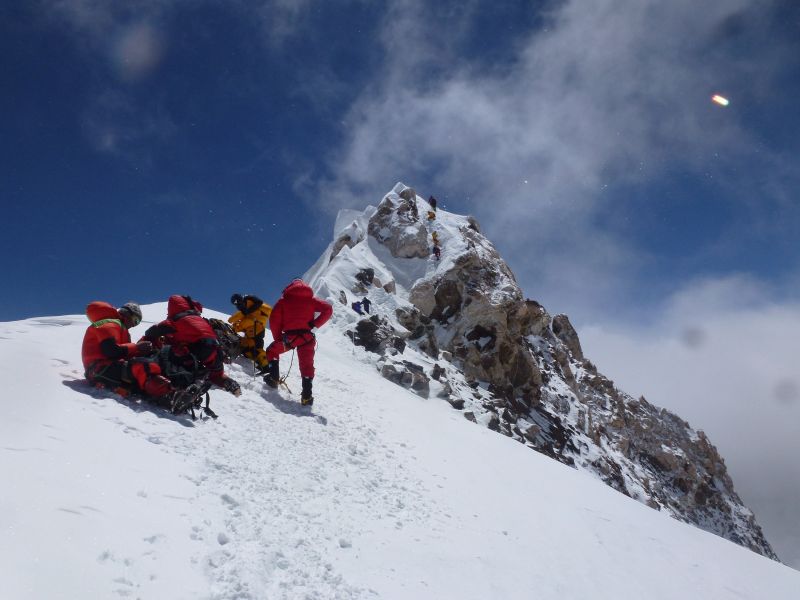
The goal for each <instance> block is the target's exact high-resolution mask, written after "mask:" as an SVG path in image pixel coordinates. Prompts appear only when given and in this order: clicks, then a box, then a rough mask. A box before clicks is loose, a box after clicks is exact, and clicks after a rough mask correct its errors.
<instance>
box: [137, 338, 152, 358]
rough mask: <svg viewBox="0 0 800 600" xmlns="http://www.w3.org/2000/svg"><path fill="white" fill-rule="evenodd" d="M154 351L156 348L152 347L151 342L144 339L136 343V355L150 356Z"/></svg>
mask: <svg viewBox="0 0 800 600" xmlns="http://www.w3.org/2000/svg"><path fill="white" fill-rule="evenodd" d="M155 352H156V349H155V348H153V342H148V341H147V340H144V341H141V342H138V343H137V344H136V356H151V355H153V354H155Z"/></svg>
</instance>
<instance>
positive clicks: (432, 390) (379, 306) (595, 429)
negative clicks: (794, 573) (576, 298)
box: [306, 183, 777, 559]
mask: <svg viewBox="0 0 800 600" xmlns="http://www.w3.org/2000/svg"><path fill="white" fill-rule="evenodd" d="M435 249H437V250H438V252H434V250H435ZM437 253H438V256H437ZM306 280H308V281H310V282H311V284H312V285H313V287H314V289H315V291H316V292H317V294H319V295H321V296H323V297H327V298H328V299H329V300H330V301H331V302H334V303H340V305H339V308H338V309H337V310H336V311H335V316H334V323H335V324H336V326H337V327H339V328H341V330H342V333H343V334H344V335H346V336H347V337H348V338H349V339H350V340H352V342H353V346H354V352H355V350H356V348H357V349H358V350H359V351H360V352H363V353H364V359H365V361H366V362H367V363H369V364H373V365H374V368H376V369H377V370H378V371H379V372H380V373H381V374H382V375H383V376H384V377H386V378H387V379H389V380H391V381H393V382H395V383H397V384H398V385H402V386H405V387H407V388H409V389H411V390H413V391H414V392H415V393H417V394H419V395H421V396H424V397H429V398H431V399H440V400H442V401H445V402H448V403H449V404H450V405H451V406H452V407H453V409H455V410H458V411H461V412H462V414H463V415H464V418H465V419H467V420H469V421H472V422H474V423H477V424H479V425H482V426H485V427H488V428H489V429H492V430H494V431H497V432H498V433H501V434H503V435H506V436H508V437H511V438H513V439H515V440H517V441H518V442H520V443H521V444H525V445H526V446H528V447H530V448H531V449H533V450H537V451H539V452H541V453H544V454H546V455H548V456H550V457H552V458H554V459H556V460H558V461H560V462H562V463H565V464H568V465H571V466H573V467H575V468H576V469H579V470H582V471H586V472H589V473H591V474H593V475H594V476H596V477H598V478H600V479H601V480H603V481H604V482H605V483H606V484H608V485H609V486H611V487H613V488H614V489H616V490H618V491H619V492H620V493H622V494H625V495H627V496H630V497H631V498H634V499H636V500H638V501H640V502H642V503H645V504H647V505H648V506H650V507H652V508H653V509H655V510H660V511H666V512H667V513H668V514H670V515H671V516H673V517H674V518H676V519H679V520H681V521H685V522H687V523H692V524H694V525H696V526H698V527H700V528H702V529H704V530H707V531H710V532H713V533H715V534H717V535H720V536H722V537H724V538H727V539H729V540H731V541H733V542H736V543H737V544H740V545H742V546H745V547H747V548H750V549H751V550H753V551H755V552H758V553H760V554H762V555H764V556H767V557H770V558H773V559H777V557H776V555H775V553H774V552H773V550H772V548H771V547H770V545H769V543H768V542H767V540H766V539H765V537H764V535H763V533H762V531H761V528H760V527H759V525H758V523H757V522H756V519H755V517H754V515H753V513H752V512H751V511H750V510H749V509H748V508H747V507H746V506H745V505H744V504H743V503H742V501H741V499H740V498H739V497H738V495H737V494H736V491H735V490H734V485H733V482H732V481H731V478H730V476H729V475H728V472H727V469H726V467H725V462H724V460H723V459H722V457H721V456H720V455H719V453H718V452H717V450H716V448H715V447H714V445H713V444H712V443H711V442H710V440H709V439H708V438H707V437H706V435H705V434H704V433H703V432H702V431H696V430H694V429H692V428H691V427H690V426H689V424H688V423H687V422H686V421H684V420H682V419H681V418H680V417H678V416H677V415H675V414H673V413H671V412H669V411H667V410H665V409H663V408H658V407H656V406H653V405H652V404H650V403H649V402H648V401H647V400H646V399H645V398H644V397H640V398H634V397H631V396H629V395H628V394H626V393H625V392H623V391H621V390H619V389H618V388H617V387H616V386H615V385H614V382H613V381H611V380H610V379H608V378H607V377H605V376H604V375H603V374H602V373H600V372H599V371H598V370H597V368H596V367H595V365H594V364H593V363H592V362H590V360H589V359H588V358H587V357H585V356H584V354H583V351H582V349H581V343H580V339H579V337H578V334H577V332H576V331H575V328H574V327H573V326H572V324H571V323H570V320H569V318H568V317H567V315H563V314H556V315H551V314H550V313H549V312H548V311H547V310H546V309H545V308H544V307H543V306H542V305H541V304H539V303H538V302H536V301H535V300H532V299H527V298H525V296H524V294H523V292H522V290H521V289H520V287H519V285H518V284H517V282H516V279H515V277H514V274H513V273H512V272H511V269H510V268H509V267H508V265H507V264H506V263H505V261H504V260H503V259H502V258H501V256H500V255H499V253H498V252H497V250H496V249H495V247H494V246H493V244H492V243H491V242H490V241H489V240H488V239H487V238H486V237H485V236H484V235H483V234H482V233H481V229H480V226H479V224H478V223H477V221H476V220H475V219H474V218H472V217H469V216H460V215H456V214H452V213H449V212H447V211H445V210H442V209H441V208H439V209H438V210H434V209H432V207H431V206H430V205H429V204H428V203H427V202H426V201H425V200H424V199H422V198H421V197H419V196H417V194H416V192H415V191H414V190H413V189H412V188H410V187H408V186H406V185H403V184H402V183H398V184H397V185H396V186H395V187H394V189H393V190H392V191H391V192H390V193H388V194H387V195H386V196H384V197H383V199H382V200H381V201H380V203H379V204H378V205H377V207H376V206H369V207H367V209H366V210H364V211H363V212H357V211H349V210H348V211H342V212H341V213H340V214H339V217H338V218H337V221H336V225H335V231H334V239H333V241H332V242H331V244H330V245H329V246H328V248H327V249H326V251H325V253H324V254H323V255H322V256H321V257H320V259H319V260H318V261H317V263H316V264H315V265H314V267H312V269H311V270H310V271H309V272H308V273H307V274H306ZM365 298H366V299H367V302H364V299H365ZM342 305H343V306H342ZM498 466H499V465H498ZM542 485H547V482H542Z"/></svg>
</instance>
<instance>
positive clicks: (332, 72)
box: [0, 0, 800, 566]
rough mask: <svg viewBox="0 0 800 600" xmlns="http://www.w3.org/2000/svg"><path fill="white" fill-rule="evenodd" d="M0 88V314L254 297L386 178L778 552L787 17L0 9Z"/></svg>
mask: <svg viewBox="0 0 800 600" xmlns="http://www.w3.org/2000/svg"><path fill="white" fill-rule="evenodd" d="M701 4H702V6H701ZM0 81H1V82H2V87H1V88H0V89H1V90H2V91H1V92H0V208H1V209H2V216H3V218H2V224H3V229H2V236H0V277H2V281H3V282H4V287H3V293H0V320H13V319H21V318H26V317H32V316H37V315H58V314H74V313H81V312H82V311H83V310H84V307H85V305H86V304H87V303H88V302H89V301H91V300H95V299H104V300H108V301H110V302H112V303H115V304H120V303H123V302H125V301H127V300H131V299H133V300H138V301H139V302H142V303H149V302H156V301H163V300H165V299H166V298H167V297H168V296H169V295H171V294H173V293H188V294H191V295H192V296H194V297H195V298H197V299H199V300H201V301H202V302H204V303H205V304H206V305H207V306H210V307H213V308H217V309H221V310H230V309H231V307H230V305H229V303H228V299H229V297H230V295H231V293H233V292H242V293H257V294H260V295H262V296H263V297H264V299H265V300H267V301H268V302H274V301H275V299H276V298H277V296H278V294H279V293H280V290H281V289H282V288H283V287H284V285H285V284H286V283H287V282H288V281H289V280H290V279H291V278H293V277H295V276H298V275H300V274H302V273H303V272H304V271H305V270H306V269H307V268H308V267H309V266H311V265H312V264H313V263H314V261H315V260H316V259H317V258H318V256H319V255H320V253H321V252H322V251H323V250H324V249H325V247H326V246H327V244H328V243H329V241H330V240H331V236H332V232H331V227H332V225H333V222H334V218H335V214H336V212H337V211H338V210H339V209H341V208H364V207H365V206H366V205H367V204H374V203H377V202H378V201H379V200H380V198H381V197H382V196H383V194H385V193H386V192H387V191H388V190H390V189H391V188H392V186H393V185H394V184H395V183H396V182H397V181H403V182H404V183H406V184H408V185H411V186H413V187H414V188H416V190H417V191H418V193H419V194H420V195H422V196H424V197H427V196H428V195H430V194H433V195H436V196H437V197H438V198H439V201H440V205H442V206H443V207H444V208H447V209H449V210H452V211H453V212H457V213H462V214H464V213H469V214H473V215H475V216H476V217H477V218H478V220H479V222H480V223H481V225H482V227H483V231H484V233H486V234H487V235H488V236H489V238H490V239H492V240H493V241H494V242H495V244H496V245H497V246H498V247H499V249H500V251H501V253H502V254H503V256H504V257H505V258H506V259H507V260H508V262H509V264H510V266H511V268H512V269H513V271H514V272H515V273H516V274H517V277H518V279H519V282H520V284H521V286H522V288H523V290H524V291H525V293H526V295H527V296H528V297H531V298H534V299H537V300H539V301H540V302H542V303H543V304H544V305H545V306H546V307H547V309H548V310H549V311H550V312H551V313H553V314H555V313H559V312H566V313H568V314H569V315H570V317H571V319H572V321H573V322H574V323H575V324H576V325H577V326H578V330H579V332H581V333H582V339H583V341H584V346H585V349H588V352H587V354H588V356H590V357H591V358H592V360H594V361H595V362H596V363H597V364H598V366H599V367H600V368H601V370H603V369H604V368H605V367H604V365H608V370H606V372H607V373H608V374H609V375H610V376H611V377H612V378H614V379H615V381H617V382H618V383H619V384H620V387H622V388H623V389H626V390H627V391H629V392H630V393H632V394H634V395H638V394H639V393H645V394H646V395H647V397H648V398H649V399H650V400H652V401H654V402H656V403H657V404H659V405H662V406H667V407H669V408H672V409H674V410H676V411H677V412H678V413H679V414H681V415H682V416H684V417H685V418H688V419H689V421H690V422H691V423H692V424H693V425H696V426H700V427H702V428H705V429H706V430H707V431H708V432H709V433H710V434H711V435H712V439H713V440H718V443H719V445H720V449H721V451H722V454H723V455H724V456H725V457H726V458H727V459H728V460H729V465H730V467H731V470H732V471H733V474H734V477H735V480H736V481H737V489H739V490H740V493H742V494H743V497H744V498H745V500H746V501H747V502H750V503H751V505H753V506H754V507H755V508H756V510H757V513H758V514H759V516H760V517H761V518H762V522H764V523H765V527H766V531H767V534H768V536H769V537H770V539H773V540H778V543H780V546H778V552H779V554H783V555H784V556H788V557H789V559H790V560H792V561H794V562H793V564H795V565H796V566H800V526H798V523H800V519H797V514H796V507H797V506H798V505H800V467H798V464H800V463H798V461H797V460H796V456H797V454H798V453H799V452H800V442H798V440H800V429H798V428H800V412H799V411H800V376H799V375H798V373H797V368H796V364H795V363H796V355H797V343H796V340H797V339H800V293H799V292H800V265H799V264H798V258H799V254H800V252H799V251H798V241H797V240H798V233H800V164H798V160H797V157H798V155H800V110H798V98H800V3H798V2H796V1H794V0H783V1H781V0H725V1H724V2H712V3H698V2H697V0H671V1H670V2H664V1H663V0H594V1H592V2H578V1H577V0H573V1H564V0H561V1H556V0H552V1H538V2H537V1H509V2H488V1H482V2H481V1H475V0H460V1H458V2H455V1H452V2H450V1H439V2H423V1H421V0H386V1H385V2H371V1H367V0H331V1H329V2H313V1H311V0H295V1H291V0H251V1H245V0H230V1H227V2H221V1H219V2H210V1H203V0H195V1H189V0H131V1H129V2H124V3H123V2H111V1H102V0H30V1H29V2H6V3H3V4H2V6H0ZM716 93H720V94H723V95H725V96H727V97H729V98H730V100H731V104H730V106H728V107H726V108H723V107H720V106H718V105H716V104H713V103H712V102H711V101H710V98H711V96H712V95H713V94H716ZM689 342H690V343H689ZM677 364H682V365H689V366H685V368H682V369H681V370H680V372H677V373H676V372H675V371H674V367H673V365H677ZM692 368H696V371H693V370H692ZM754 428H757V429H758V430H759V431H762V432H768V433H769V434H768V436H766V437H762V439H761V443H759V444H757V445H753V444H751V443H746V444H742V443H741V440H742V439H743V436H745V437H746V436H747V433H748V432H750V431H751V430H752V429H754ZM754 448H757V449H758V452H755V451H754ZM764 465H771V467H772V468H771V469H765V468H764Z"/></svg>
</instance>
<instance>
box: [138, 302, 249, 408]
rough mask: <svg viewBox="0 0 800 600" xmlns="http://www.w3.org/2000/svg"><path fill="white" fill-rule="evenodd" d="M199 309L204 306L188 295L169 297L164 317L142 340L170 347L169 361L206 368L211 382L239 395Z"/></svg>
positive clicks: (236, 384)
mask: <svg viewBox="0 0 800 600" xmlns="http://www.w3.org/2000/svg"><path fill="white" fill-rule="evenodd" d="M202 310H203V305H202V304H200V303H199V302H197V301H196V300H192V298H191V297H189V296H180V295H177V294H176V295H174V296H170V297H169V301H168V302H167V318H166V319H165V320H164V321H161V323H159V324H157V325H153V326H152V327H150V328H149V329H148V330H147V331H145V333H144V338H143V339H145V340H149V341H151V342H154V343H156V344H158V345H159V346H161V345H169V346H170V348H171V351H170V360H171V361H172V362H174V363H175V364H177V365H180V366H181V367H183V368H185V369H187V370H189V371H192V370H194V369H195V368H196V367H197V366H200V367H202V368H204V369H207V370H208V372H209V380H210V381H211V383H213V384H215V385H217V386H219V387H221V388H222V389H224V390H225V391H226V392H230V393H231V394H233V395H234V396H239V395H241V393H242V390H241V388H240V387H239V384H238V383H236V381H234V380H233V379H231V378H230V377H228V376H227V375H226V374H225V371H224V367H223V363H222V352H221V350H220V348H219V340H218V339H217V334H216V333H214V330H213V329H212V327H211V325H210V324H209V323H208V321H206V320H205V319H204V318H203V317H202V316H200V313H201V312H202Z"/></svg>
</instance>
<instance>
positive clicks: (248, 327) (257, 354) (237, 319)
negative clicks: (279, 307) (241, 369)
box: [228, 294, 272, 372]
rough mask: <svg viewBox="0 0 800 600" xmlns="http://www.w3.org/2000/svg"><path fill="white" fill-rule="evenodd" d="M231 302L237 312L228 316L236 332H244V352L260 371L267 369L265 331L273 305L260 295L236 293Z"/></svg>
mask: <svg viewBox="0 0 800 600" xmlns="http://www.w3.org/2000/svg"><path fill="white" fill-rule="evenodd" d="M231 303H232V304H233V305H234V306H235V307H236V309H237V312H236V313H234V314H233V315H231V316H230V317H229V318H228V323H230V324H231V327H233V330H234V331H235V332H236V333H243V334H244V338H242V341H241V346H242V354H244V355H245V356H246V357H248V358H250V359H252V360H253V362H255V363H256V368H257V370H258V372H261V371H263V372H266V370H267V353H266V352H264V332H265V331H266V329H267V320H268V319H269V315H270V314H271V313H272V307H271V306H270V305H269V304H267V303H266V302H264V301H263V300H262V299H261V298H259V297H258V296H253V295H250V294H248V295H245V296H242V295H241V294H234V295H233V296H231Z"/></svg>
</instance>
